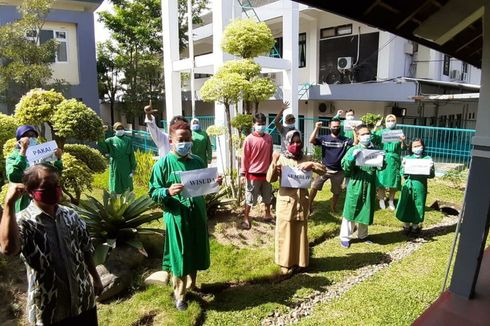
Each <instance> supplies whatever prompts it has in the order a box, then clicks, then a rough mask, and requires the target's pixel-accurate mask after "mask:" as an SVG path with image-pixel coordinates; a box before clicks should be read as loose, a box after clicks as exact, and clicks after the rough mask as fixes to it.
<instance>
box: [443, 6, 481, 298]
mask: <svg viewBox="0 0 490 326" xmlns="http://www.w3.org/2000/svg"><path fill="white" fill-rule="evenodd" d="M488 22H490V0H485V13H484V16H483V55H482V73H481V75H482V78H481V89H480V100H479V102H478V119H477V121H476V135H475V137H473V140H472V143H473V145H474V149H473V152H472V161H471V166H470V173H469V177H468V185H467V189H466V196H465V197H466V198H465V203H464V210H463V224H462V226H461V238H460V241H459V246H458V251H457V252H458V254H457V256H456V261H455V264H454V271H453V276H452V279H451V286H450V291H451V292H453V293H454V294H457V295H459V296H462V297H464V298H467V299H469V298H471V297H472V296H473V295H474V291H475V284H476V281H477V280H478V273H479V271H480V264H481V259H482V256H483V251H484V249H485V241H486V239H487V235H488V228H489V221H490V192H489V191H488V185H489V184H490V173H488V167H489V166H490V110H488V107H489V106H490V23H488Z"/></svg>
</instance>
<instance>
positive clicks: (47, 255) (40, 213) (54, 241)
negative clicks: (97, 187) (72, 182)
mask: <svg viewBox="0 0 490 326" xmlns="http://www.w3.org/2000/svg"><path fill="white" fill-rule="evenodd" d="M22 182H23V184H18V183H16V184H14V183H11V184H10V185H9V190H8V192H7V195H6V198H5V208H4V210H3V215H2V219H1V221H0V249H1V252H2V253H3V254H6V255H9V256H14V255H18V254H20V255H21V257H22V259H23V260H24V262H25V264H26V268H27V281H28V285H29V287H28V294H27V317H28V320H29V322H30V323H31V324H33V325H87V326H92V325H97V311H96V307H95V294H97V295H98V294H100V293H101V292H102V290H103V286H102V282H101V281H100V277H99V275H98V274H97V270H96V269H95V263H94V260H93V258H92V256H93V253H94V248H93V246H92V243H91V241H90V235H89V234H88V232H87V229H86V226H85V223H84V222H83V221H82V220H81V219H80V218H79V216H78V214H77V213H76V212H75V211H74V210H72V209H71V208H68V207H66V206H62V205H59V204H58V203H59V201H60V200H61V186H60V180H59V175H58V170H57V169H56V168H55V167H54V166H52V165H50V164H46V163H41V164H37V165H34V166H32V167H30V168H29V169H27V170H26V171H25V173H24V176H23V177H22ZM23 194H28V195H29V196H30V197H31V198H32V202H31V203H30V204H29V206H27V208H26V209H24V210H22V211H21V212H19V213H17V216H16V214H15V202H16V201H17V200H18V199H19V198H20V197H21V196H22V195H23ZM91 278H92V280H91ZM92 282H93V283H92Z"/></svg>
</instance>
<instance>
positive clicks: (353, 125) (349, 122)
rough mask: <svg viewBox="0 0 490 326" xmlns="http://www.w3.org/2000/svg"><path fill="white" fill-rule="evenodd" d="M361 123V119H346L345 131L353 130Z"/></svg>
mask: <svg viewBox="0 0 490 326" xmlns="http://www.w3.org/2000/svg"><path fill="white" fill-rule="evenodd" d="M361 124H362V121H361V120H344V131H352V130H354V128H356V127H357V126H359V125H361Z"/></svg>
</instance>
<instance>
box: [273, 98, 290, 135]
mask: <svg viewBox="0 0 490 326" xmlns="http://www.w3.org/2000/svg"><path fill="white" fill-rule="evenodd" d="M288 107H289V102H283V103H282V107H281V111H279V113H278V114H277V115H276V117H275V118H274V126H276V129H277V131H278V132H279V133H280V134H282V132H283V130H284V127H283V126H282V123H281V118H282V115H283V114H284V111H285V110H286V109H287V108H288Z"/></svg>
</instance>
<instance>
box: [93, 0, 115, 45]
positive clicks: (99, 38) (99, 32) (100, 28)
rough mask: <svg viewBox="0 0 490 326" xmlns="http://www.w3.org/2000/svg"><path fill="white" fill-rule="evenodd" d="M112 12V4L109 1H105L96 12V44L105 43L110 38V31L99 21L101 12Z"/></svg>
mask: <svg viewBox="0 0 490 326" xmlns="http://www.w3.org/2000/svg"><path fill="white" fill-rule="evenodd" d="M106 10H109V11H111V10H112V4H111V2H110V1H109V0H104V2H102V4H101V5H100V7H99V8H98V9H97V10H96V11H95V14H94V26H95V41H96V42H103V41H105V40H107V39H109V37H110V33H109V31H108V30H107V29H106V28H105V26H104V24H103V23H100V22H99V21H98V20H99V14H98V13H99V12H101V11H106Z"/></svg>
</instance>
